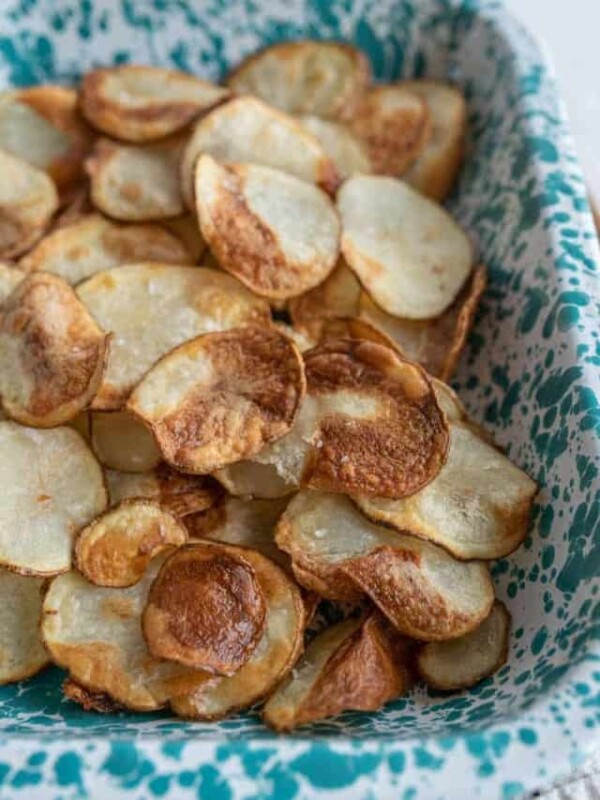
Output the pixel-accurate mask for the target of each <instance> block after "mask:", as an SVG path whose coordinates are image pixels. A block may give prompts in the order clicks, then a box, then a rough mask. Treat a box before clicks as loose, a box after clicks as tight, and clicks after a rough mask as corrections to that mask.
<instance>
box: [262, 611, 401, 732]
mask: <svg viewBox="0 0 600 800" xmlns="http://www.w3.org/2000/svg"><path fill="white" fill-rule="evenodd" d="M409 657H410V644H409V642H408V641H407V640H406V639H404V638H403V637H401V636H400V635H399V634H398V633H397V631H395V630H394V629H393V628H392V627H391V625H390V624H389V623H388V622H387V620H386V619H385V618H384V617H382V616H381V615H380V614H378V613H376V612H375V613H372V614H370V615H369V616H368V617H367V619H360V618H359V619H348V620H345V621H344V622H339V623H338V624H337V625H333V626H332V627H331V628H327V629H326V630H324V631H323V632H321V633H320V634H318V635H317V636H316V637H315V638H314V639H313V640H312V641H311V643H310V644H309V645H308V647H307V648H306V650H305V652H304V653H303V655H302V657H301V659H300V661H299V662H298V665H297V666H296V668H295V669H294V670H293V671H292V672H291V673H288V675H287V677H286V678H285V680H284V681H283V682H282V683H281V684H280V685H279V686H278V687H277V689H276V690H275V692H274V693H273V694H272V695H271V697H270V698H269V699H268V701H267V703H266V704H265V707H264V709H263V713H262V717H263V719H264V721H265V722H266V723H267V725H269V727H271V728H274V729H275V730H277V731H289V730H291V729H292V728H296V727H298V726H300V725H306V724H308V723H310V722H316V721H317V720H320V719H325V718H326V717H334V716H337V715H338V714H341V713H342V712H343V711H348V710H351V709H354V710H357V711H376V710H377V709H379V708H381V706H382V705H384V704H385V703H387V702H388V701H389V700H393V699H394V698H396V697H399V696H400V695H402V694H404V693H405V692H407V691H408V689H409V688H410V685H411V683H412V678H411V672H410V666H409Z"/></svg>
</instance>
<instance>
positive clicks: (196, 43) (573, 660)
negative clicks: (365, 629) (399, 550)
mask: <svg viewBox="0 0 600 800" xmlns="http://www.w3.org/2000/svg"><path fill="white" fill-rule="evenodd" d="M303 36H309V37H318V38H341V39H345V40H348V41H351V42H354V43H355V44H357V45H358V46H359V47H361V48H363V49H364V50H365V51H366V52H367V53H368V54H369V56H370V57H371V60H372V63H373V68H374V71H375V74H376V75H377V77H378V78H383V79H393V78H397V77H399V76H412V75H431V76H441V77H449V78H451V79H452V80H454V81H456V82H457V83H458V84H459V85H460V86H462V88H463V89H464V91H465V92H466V95H467V97H468V99H469V107H470V143H469V154H468V158H467V161H466V165H465V168H464V170H463V173H462V177H461V180H460V184H459V186H458V189H457V191H456V193H455V195H454V197H453V199H452V201H451V203H450V205H451V208H452V211H453V212H454V213H455V214H457V216H458V217H459V219H460V220H461V221H462V222H463V223H464V225H465V226H466V227H467V228H468V229H469V231H471V233H472V234H473V236H474V238H475V239H476V240H477V242H478V245H479V248H480V251H481V253H482V257H483V259H484V260H485V262H486V263H487V264H488V266H489V268H490V277H491V280H490V286H489V288H488V290H487V292H486V294H485V298H484V302H483V304H482V308H481V313H480V314H479V318H478V320H477V324H476V326H475V330H474V333H473V335H472V336H471V340H470V344H469V347H468V350H467V352H466V353H465V355H464V357H463V359H462V363H461V366H460V369H459V371H458V375H457V380H456V387H457V389H458V390H459V392H460V394H461V396H462V397H463V399H464V400H465V402H466V404H467V405H468V407H469V409H470V411H471V412H472V413H473V415H474V416H475V417H476V418H478V419H480V420H481V421H482V422H484V423H485V424H486V425H488V426H489V427H490V428H491V429H492V430H493V431H494V433H495V434H496V435H497V437H498V440H499V441H500V442H501V443H502V444H503V445H506V446H507V447H508V448H509V450H510V454H511V456H512V457H513V458H514V459H515V460H516V461H517V462H518V463H519V464H521V465H522V466H523V467H524V468H526V469H527V470H528V471H529V472H530V473H531V474H532V475H533V476H534V477H535V478H536V479H537V480H538V481H539V483H540V485H541V486H542V487H543V488H542V490H541V493H540V496H539V500H538V504H537V506H536V509H535V523H534V526H533V529H532V531H531V534H530V536H529V537H528V539H527V541H526V543H525V545H524V546H523V547H522V548H521V549H520V550H519V551H518V552H516V553H515V554H514V555H513V556H511V557H509V558H507V559H504V560H502V561H500V562H498V563H497V564H496V565H495V568H494V575H495V579H496V583H497V586H498V593H499V595H500V597H502V598H503V599H504V600H505V601H506V602H507V604H508V606H509V607H510V609H511V611H512V614H513V617H514V627H513V633H512V641H511V648H510V659H509V663H508V664H507V665H506V666H505V667H504V668H503V669H501V670H500V672H499V673H498V674H497V675H495V676H494V677H493V678H491V679H488V680H486V681H484V682H483V683H482V684H481V685H479V686H478V687H476V688H475V689H473V690H472V691H469V692H463V693H460V694H455V695H452V696H443V695H436V694H434V693H433V692H429V693H426V692H424V691H423V690H418V691H416V692H414V693H413V694H412V695H411V696H410V697H408V698H406V699H402V700H400V701H398V702H396V703H392V704H390V705H389V706H388V707H386V708H385V710H384V711H382V712H381V713H378V714H358V713H354V714H346V715H344V716H343V717H341V718H339V719H336V720H334V721H332V722H329V723H323V724H320V725H315V726H314V728H313V729H312V730H309V731H303V732H302V735H298V736H290V737H287V738H283V737H274V736H273V735H271V734H269V733H267V732H266V731H265V730H264V729H263V727H262V725H261V724H260V723H259V721H258V719H257V717H256V716H255V715H252V714H250V715H245V716H240V717H236V718H234V719H230V720H227V721H225V722H222V723H220V724H216V725H206V724H189V723H183V722H178V721H176V720H173V719H171V718H169V717H168V716H166V715H158V714H157V715H150V716H148V715H146V716H143V715H137V716H135V715H121V716H115V717H103V716H100V715H93V714H86V713H85V712H83V711H80V710H79V709H78V708H77V707H75V706H74V705H73V704H70V703H66V702H63V701H62V700H61V695H60V692H59V690H58V687H59V684H60V681H61V678H62V676H61V675H60V674H59V673H58V671H48V672H46V673H44V674H42V675H40V676H39V677H38V678H36V679H35V680H32V681H31V682H29V683H26V684H24V685H17V686H9V687H3V688H2V689H1V690H0V782H1V784H2V788H0V796H1V797H2V798H13V797H14V798H27V800H29V798H32V797H33V798H36V800H41V799H43V798H61V800H68V799H69V798H80V797H88V796H93V797H97V798H101V799H102V800H109V799H110V798H112V797H121V796H125V797H127V798H132V799H133V798H136V799H138V800H141V799H142V798H144V800H147V799H148V798H153V797H173V798H175V797H176V798H180V800H186V799H187V798H192V797H193V798H200V800H238V799H239V798H255V797H274V798H278V799H279V798H282V799H283V798H303V797H307V796H310V795H312V794H314V793H315V792H316V791H317V790H322V791H323V793H324V796H326V797H328V798H329V797H332V798H334V797H339V798H344V800H351V799H352V798H363V797H373V798H387V797H393V798H397V800H402V799H404V800H409V798H426V800H435V799H436V798H443V800H452V799H453V798H457V800H458V799H459V798H460V800H463V799H464V800H471V799H472V798H477V797H482V798H486V800H487V799H488V798H495V797H504V798H508V797H515V796H518V795H520V794H521V793H522V792H523V791H525V790H531V789H535V788H536V787H540V786H543V785H547V784H548V783H549V782H550V780H551V779H553V778H555V777H556V776H557V775H559V774H561V773H565V772H567V771H568V770H569V769H570V767H571V766H572V765H574V764H576V763H578V762H579V761H581V759H583V758H584V757H585V755H586V753H587V752H588V751H589V750H590V749H591V748H592V747H594V745H596V746H597V744H598V737H597V725H598V720H599V710H598V686H599V681H600V658H599V648H598V643H597V635H598V625H597V622H596V623H595V622H594V620H598V616H599V614H598V612H599V611H600V603H599V602H598V589H599V584H598V580H596V581H595V582H594V578H596V579H597V577H598V567H599V563H598V562H599V557H600V550H599V548H600V542H599V535H598V534H599V527H600V519H599V514H600V491H599V477H598V471H599V467H600V441H599V432H600V405H599V399H600V378H599V375H600V370H599V365H600V346H599V332H600V325H599V323H598V320H599V308H598V300H599V298H600V284H599V277H598V265H599V263H600V259H599V253H598V247H597V242H596V238H595V235H594V230H593V226H592V219H591V216H590V211H589V208H588V203H587V200H586V194H585V187H584V184H583V181H582V178H581V174H580V171H579V166H578V163H577V160H576V158H575V155H574V151H573V145H572V142H571V138H570V136H569V134H568V129H567V126H566V123H565V119H564V116H563V112H562V109H561V107H560V105H559V104H558V102H557V99H556V95H555V89H554V84H553V80H552V77H551V76H550V75H549V73H548V68H547V66H546V65H545V64H544V62H543V60H542V59H541V57H540V54H539V52H538V50H537V48H536V46H535V44H534V43H533V42H532V41H531V39H530V38H529V37H528V36H527V34H526V33H525V32H524V31H523V30H521V29H520V28H519V26H518V25H516V24H515V22H514V21H513V20H511V19H510V18H509V17H508V16H507V15H506V14H505V12H504V11H502V10H501V9H500V8H499V7H498V6H497V4H491V3H475V2H468V0H465V2H454V1H453V0H423V2H417V0H329V2H328V0H305V2H303V0H205V2H202V0H197V1H195V0H56V1H55V2H54V1H53V0H3V2H2V3H1V4H0V85H4V86H10V85H13V84H14V85H26V84H30V83H38V82H42V81H67V82H70V81H73V80H76V79H77V77H78V75H79V74H80V73H81V72H82V71H84V70H86V69H88V68H89V67H91V66H93V65H99V64H107V63H113V62H115V63H116V62H124V61H128V60H133V61H141V62H152V63H155V64H165V65H174V66H176V67H181V68H184V69H188V70H191V71H193V72H196V73H198V74H200V75H204V76H209V77H212V78H219V77H220V76H221V75H222V74H223V73H224V72H225V71H226V70H227V68H228V66H229V65H231V64H235V63H236V62H237V61H238V60H239V59H240V58H241V57H242V56H244V55H245V54H247V53H249V52H251V51H253V50H254V49H255V48H257V47H258V46H260V45H264V44H266V43H268V42H273V41H277V40H280V39H292V38H298V37H303ZM0 179H1V176H0ZM595 636H596V639H594V637H595Z"/></svg>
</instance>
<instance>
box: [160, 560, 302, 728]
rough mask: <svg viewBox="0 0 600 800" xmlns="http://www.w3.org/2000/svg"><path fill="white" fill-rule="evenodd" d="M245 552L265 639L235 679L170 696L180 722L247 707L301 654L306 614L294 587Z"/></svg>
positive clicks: (271, 567) (268, 564) (272, 567)
mask: <svg viewBox="0 0 600 800" xmlns="http://www.w3.org/2000/svg"><path fill="white" fill-rule="evenodd" d="M221 547H226V545H221ZM230 549H231V550H232V551H238V548H230ZM239 550H240V551H241V548H240V549H239ZM243 552H244V558H245V559H246V560H247V561H249V563H250V564H252V567H253V568H254V571H255V573H256V577H257V579H258V582H259V584H260V587H261V589H262V591H263V593H264V596H265V599H266V604H267V613H266V619H265V631H264V634H263V636H262V638H261V639H260V641H259V642H258V645H257V646H256V649H255V650H254V652H253V654H252V656H251V657H250V659H249V660H248V661H247V662H246V663H245V664H244V666H243V667H240V669H239V670H238V671H237V672H236V673H235V675H232V676H231V677H221V678H216V679H213V680H211V681H207V682H205V683H203V684H202V685H200V686H199V687H198V688H197V689H196V690H194V691H192V692H190V693H188V694H187V695H179V696H177V697H174V698H173V699H172V701H171V707H172V709H173V711H174V712H175V713H176V714H177V715H179V716H181V717H187V718H189V719H205V720H214V719H221V718H222V717H225V716H227V715H228V714H233V713H234V712H236V711H239V710H241V709H244V708H249V707H250V706H252V705H254V704H255V703H257V702H259V701H260V700H262V699H263V697H265V696H266V695H267V694H268V693H269V692H270V691H271V689H272V688H273V686H275V685H276V684H277V682H278V681H279V680H281V678H282V677H283V676H284V675H285V673H286V672H287V671H288V670H289V669H291V667H292V666H293V665H294V663H295V662H296V659H297V658H298V655H299V654H300V652H301V650H302V645H303V638H304V628H305V624H306V611H305V606H304V603H303V600H302V595H301V594H300V591H299V589H298V587H297V586H296V584H295V583H294V582H293V581H291V580H290V579H289V578H288V577H287V575H286V574H285V572H283V570H281V569H280V568H279V567H278V566H277V565H276V564H273V562H272V561H270V560H269V559H268V558H265V557H264V556H263V555H261V554H260V553H257V552H255V551H253V550H244V551H243Z"/></svg>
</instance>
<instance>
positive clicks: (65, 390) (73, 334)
mask: <svg viewBox="0 0 600 800" xmlns="http://www.w3.org/2000/svg"><path fill="white" fill-rule="evenodd" d="M108 343H109V335H108V334H106V333H104V332H103V331H102V330H101V328H99V327H98V325H97V324H96V322H95V320H94V319H93V317H92V316H91V315H90V314H89V312H88V310H87V309H86V307H85V306H84V305H83V303H82V302H81V301H80V300H79V298H78V297H77V295H76V294H75V293H74V291H73V290H72V289H71V287H70V286H69V285H68V284H67V283H65V282H64V281H63V280H62V279H61V278H58V277H57V276H55V275H50V274H49V273H44V272H38V273H35V274H33V275H30V276H28V277H27V278H26V279H25V280H24V281H22V282H21V283H20V284H19V285H18V286H17V288H16V289H15V290H14V292H13V293H12V294H11V295H10V297H9V298H8V299H7V300H6V301H5V302H4V305H3V307H2V310H1V312H0V395H1V396H2V408H3V409H4V411H5V413H6V414H7V415H8V416H9V417H11V418H12V419H15V420H17V422H21V423H22V424H23V425H31V426H32V427H38V428H50V427H54V426H56V425H61V424H63V423H65V422H68V421H69V420H71V419H73V418H74V417H75V416H77V414H78V413H79V412H80V411H81V410H82V409H84V408H86V407H87V406H88V405H89V403H90V401H91V400H92V398H93V397H94V395H95V394H96V391H97V390H98V388H99V386H100V383H101V381H102V374H103V372H104V367H105V364H106V359H107V355H108Z"/></svg>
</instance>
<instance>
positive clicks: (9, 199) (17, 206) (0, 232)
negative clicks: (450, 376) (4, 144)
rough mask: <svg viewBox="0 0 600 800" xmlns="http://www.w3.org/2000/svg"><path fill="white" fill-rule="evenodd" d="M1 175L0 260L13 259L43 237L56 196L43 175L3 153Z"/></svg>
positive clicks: (56, 205)
mask: <svg viewBox="0 0 600 800" xmlns="http://www.w3.org/2000/svg"><path fill="white" fill-rule="evenodd" d="M0 175H2V180H1V181H0V258H14V257H16V256H20V255H21V254H22V253H25V252H26V251H27V250H29V248H30V247H32V246H33V245H34V244H35V243H36V242H37V240H38V239H39V238H40V237H41V236H42V234H43V233H44V231H45V229H46V228H47V226H48V225H49V223H50V220H51V218H52V215H53V214H54V212H55V211H56V209H57V208H58V195H57V193H56V187H55V185H54V183H53V181H52V180H51V178H49V177H48V176H47V175H46V173H45V172H42V170H40V169H37V168H36V167H32V166H31V165H30V164H28V163H27V162H26V161H23V160H22V159H20V158H15V157H14V156H12V155H10V153H7V152H6V151H5V150H0Z"/></svg>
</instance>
